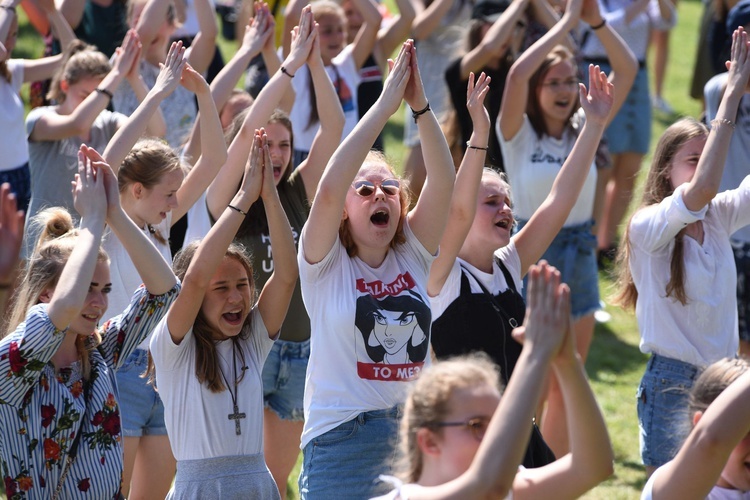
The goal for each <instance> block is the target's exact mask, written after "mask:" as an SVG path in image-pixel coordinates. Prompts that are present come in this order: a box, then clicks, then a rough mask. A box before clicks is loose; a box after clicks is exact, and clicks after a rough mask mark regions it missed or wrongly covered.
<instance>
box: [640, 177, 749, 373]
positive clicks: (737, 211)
mask: <svg viewBox="0 0 750 500" xmlns="http://www.w3.org/2000/svg"><path fill="white" fill-rule="evenodd" d="M685 187H686V185H682V186H680V187H678V188H677V189H676V190H675V192H674V194H672V195H671V196H668V197H666V198H664V200H662V201H661V203H659V204H657V205H652V206H650V207H646V208H643V209H641V210H639V211H638V212H636V214H635V215H634V216H633V218H632V219H631V221H630V233H629V234H630V242H629V243H630V272H631V273H632V275H633V282H634V283H635V286H636V288H637V289H638V301H637V303H636V307H635V316H636V319H637V320H638V327H639V329H640V332H641V344H640V349H641V351H642V352H644V353H656V354H660V355H662V356H667V357H670V358H674V359H678V360H681V361H685V362H687V363H691V364H693V365H696V366H707V365H709V364H711V363H713V362H715V361H718V360H719V359H722V358H725V357H733V356H735V355H736V354H737V348H738V346H739V340H738V333H737V297H736V288H737V270H736V268H735V264H734V257H733V254H732V248H731V246H730V244H729V235H730V234H732V233H733V232H734V231H736V230H737V229H738V228H740V227H743V226H745V225H747V224H750V177H746V178H745V180H744V181H743V182H742V184H741V185H740V187H739V188H738V189H736V190H733V191H725V192H723V193H719V194H718V195H717V196H716V197H715V198H714V199H713V200H712V201H711V203H710V204H709V205H708V206H707V207H704V208H703V209H702V210H700V211H698V212H691V211H689V210H688V209H687V207H685V203H684V201H683V199H682V192H683V191H684V189H685ZM698 220H702V221H703V231H704V241H703V245H701V244H700V243H698V242H697V241H696V240H695V239H693V238H691V237H688V236H685V237H684V238H683V248H684V266H685V291H686V293H687V297H688V303H687V305H686V306H683V305H682V304H681V303H680V302H679V301H678V300H677V299H676V298H674V297H666V287H667V283H668V282H669V277H670V271H669V270H670V262H671V259H672V250H673V248H674V237H675V235H676V234H677V233H678V232H679V231H680V230H681V229H682V228H684V227H685V226H686V225H688V224H689V223H691V222H695V221H698Z"/></svg>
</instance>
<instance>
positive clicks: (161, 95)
mask: <svg viewBox="0 0 750 500" xmlns="http://www.w3.org/2000/svg"><path fill="white" fill-rule="evenodd" d="M185 64H186V61H185V48H184V47H183V46H182V42H175V43H173V44H172V46H171V47H170V48H169V53H168V54H167V59H166V60H165V61H164V64H163V65H162V67H161V70H160V71H159V76H158V77H156V83H155V84H154V86H153V88H152V89H151V90H149V91H148V93H147V94H146V97H145V98H144V99H143V100H142V101H141V103H140V104H139V105H138V107H137V108H136V110H135V111H133V114H131V115H130V117H129V118H128V121H127V122H125V125H123V126H122V127H120V128H119V129H118V130H117V132H116V133H115V135H114V136H113V137H112V139H110V141H109V143H108V144H107V149H105V150H104V155H103V156H104V160H105V161H106V162H107V163H108V164H109V165H110V166H111V167H112V169H113V170H114V172H115V174H116V173H117V172H118V171H119V170H120V165H121V164H122V161H123V160H124V159H125V157H126V156H127V155H128V153H129V152H130V150H131V149H132V148H133V146H134V145H135V143H136V142H138V139H140V138H141V136H142V135H143V133H144V132H145V131H146V128H147V126H148V123H149V122H150V120H151V118H152V115H153V114H154V113H155V112H157V111H158V109H159V105H160V104H161V102H162V101H163V100H164V99H166V98H167V96H169V95H170V94H171V93H172V92H174V89H176V88H177V85H179V82H180V75H181V74H182V71H183V69H184V67H185Z"/></svg>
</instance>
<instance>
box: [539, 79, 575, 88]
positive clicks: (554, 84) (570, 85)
mask: <svg viewBox="0 0 750 500" xmlns="http://www.w3.org/2000/svg"><path fill="white" fill-rule="evenodd" d="M542 87H549V88H550V89H552V90H553V91H558V90H576V89H577V88H578V80H577V79H573V80H565V81H564V82H560V81H558V80H552V81H551V82H544V83H543V84H542Z"/></svg>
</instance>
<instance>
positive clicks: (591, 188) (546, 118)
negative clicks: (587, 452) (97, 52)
mask: <svg viewBox="0 0 750 500" xmlns="http://www.w3.org/2000/svg"><path fill="white" fill-rule="evenodd" d="M602 19H603V18H602V16H601V14H600V12H599V7H598V5H597V3H596V0H570V1H569V2H568V3H567V7H566V11H565V14H564V15H563V16H562V18H561V19H560V21H558V22H557V23H556V24H555V25H554V26H553V27H552V29H550V31H549V32H548V33H547V34H546V35H544V36H543V37H542V38H540V39H539V40H538V41H537V42H536V43H534V44H533V45H532V46H531V47H529V49H528V50H526V51H525V52H524V53H523V54H522V55H521V56H520V57H519V58H518V60H517V61H516V62H515V63H514V64H513V66H512V67H511V68H510V72H509V73H508V77H507V82H506V84H505V89H504V94H503V104H502V107H501V108H500V115H499V117H498V119H497V123H496V128H497V137H498V140H499V141H500V146H501V148H502V153H503V158H504V160H505V162H504V164H505V168H506V172H507V173H508V176H509V177H510V179H511V181H512V182H513V189H514V192H515V200H516V204H515V206H514V212H515V217H516V220H517V221H518V228H519V230H520V229H522V228H523V227H524V226H525V225H526V224H527V223H528V221H529V220H530V219H531V217H532V215H533V214H534V212H536V210H537V209H539V207H540V206H542V204H543V202H544V201H545V199H546V197H547V194H548V193H549V192H550V191H551V190H552V185H553V184H554V182H555V178H556V177H557V175H558V173H559V172H560V167H561V166H562V164H563V162H564V161H565V158H566V157H567V156H568V155H569V154H570V152H571V151H572V149H573V145H574V144H575V141H576V138H577V137H578V135H579V134H580V133H581V128H582V127H583V123H584V122H585V120H586V114H585V112H584V110H583V109H581V108H580V106H579V104H578V91H579V89H578V86H579V84H578V66H577V65H576V62H575V58H574V55H573V54H572V53H571V52H570V51H569V50H568V49H567V48H566V47H564V46H563V45H560V44H564V43H565V41H566V39H567V37H568V36H569V34H570V33H571V31H572V30H573V29H575V28H576V27H577V26H578V25H579V24H580V21H583V22H585V23H588V24H589V25H591V26H594V27H597V29H596V31H594V33H595V34H596V35H595V36H596V37H597V38H598V39H599V40H600V41H601V43H602V44H603V45H604V47H605V48H606V53H607V56H608V57H609V59H608V61H609V62H610V64H611V67H612V71H611V72H610V75H609V81H611V82H612V83H613V84H614V85H615V87H616V88H617V92H616V93H615V95H614V102H613V104H612V109H613V112H611V113H610V114H609V117H608V118H607V122H606V123H607V124H608V123H609V121H610V120H611V119H612V117H613V116H614V115H615V114H616V113H617V110H618V109H619V108H620V106H621V105H622V103H623V102H624V101H625V98H626V97H627V95H628V90H629V89H630V86H631V85H632V82H633V79H634V78H635V75H636V72H637V70H638V65H637V63H636V60H635V56H634V55H633V54H632V53H631V52H630V50H629V49H628V47H627V46H626V45H625V42H623V40H622V39H621V38H620V37H619V36H618V35H617V33H616V32H615V31H614V30H613V29H612V28H611V27H610V26H608V25H607V24H606V23H604V24H602ZM586 167H588V168H586V177H585V181H584V184H583V187H582V189H581V190H580V194H579V195H578V196H577V197H576V199H575V203H574V204H573V206H572V207H571V209H570V210H569V212H568V213H566V218H565V223H564V224H563V227H562V228H561V229H560V230H559V232H558V233H557V234H556V235H555V238H554V239H553V240H552V242H551V243H550V244H549V247H548V248H546V249H545V251H544V254H543V255H542V258H543V259H545V260H546V261H547V262H549V263H551V264H552V265H553V266H555V267H556V268H557V269H559V270H560V272H561V273H562V276H563V280H564V281H565V282H566V283H568V285H569V286H570V290H571V294H572V297H571V300H572V308H573V329H574V330H575V331H576V342H577V343H578V354H580V355H581V357H582V359H583V361H584V362H585V361H586V355H587V354H588V350H589V345H590V344H591V339H592V337H593V335H594V325H595V320H594V312H596V311H597V310H598V309H599V308H600V306H599V286H598V281H599V274H598V268H597V264H596V253H595V248H596V237H595V235H594V234H595V233H594V230H593V227H594V225H595V222H596V221H595V219H596V218H598V217H599V216H600V212H601V206H600V205H601V200H602V197H603V194H604V193H603V192H602V189H601V188H597V185H598V182H599V181H600V180H601V179H603V175H604V172H603V171H602V173H601V174H600V170H599V169H597V165H596V164H595V162H594V161H592V160H589V162H588V163H587V165H586ZM547 400H548V404H547V409H546V411H545V413H544V418H543V419H542V424H541V426H542V434H544V437H545V439H546V440H547V442H548V443H549V444H550V446H551V447H552V449H553V450H554V451H555V453H556V454H558V455H562V454H565V453H567V450H568V445H567V442H566V436H567V433H566V432H565V428H566V426H565V411H564V409H563V408H562V404H561V401H562V400H561V394H560V391H559V389H558V386H557V383H556V381H555V380H554V377H553V378H552V379H551V380H550V389H549V397H548V398H547Z"/></svg>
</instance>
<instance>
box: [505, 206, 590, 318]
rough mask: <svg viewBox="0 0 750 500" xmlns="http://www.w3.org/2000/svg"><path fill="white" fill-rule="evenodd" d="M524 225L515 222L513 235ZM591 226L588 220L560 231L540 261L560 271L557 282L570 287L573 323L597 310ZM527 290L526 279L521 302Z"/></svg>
mask: <svg viewBox="0 0 750 500" xmlns="http://www.w3.org/2000/svg"><path fill="white" fill-rule="evenodd" d="M524 225H526V221H522V220H519V221H518V229H516V231H520V230H521V228H522V227H523V226H524ZM593 226H594V221H593V220H592V221H589V222H584V223H583V224H578V225H575V226H566V227H563V228H562V229H561V230H560V232H559V233H557V236H555V239H554V240H552V243H550V245H549V247H548V248H547V250H546V251H545V252H544V255H542V257H541V259H544V260H546V261H547V262H549V263H550V265H553V266H555V267H556V268H557V269H558V271H560V279H561V280H562V282H563V283H567V285H568V286H569V287H570V310H571V314H572V317H573V319H574V320H578V319H581V318H583V317H584V316H588V315H589V314H593V313H594V312H596V311H598V310H599V309H600V308H601V306H600V304H599V271H598V268H597V265H596V236H594V234H593V233H592V232H591V228H592V227H593ZM541 259H540V260H541ZM527 289H528V276H527V277H525V278H524V280H523V298H524V300H526V291H527Z"/></svg>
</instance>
